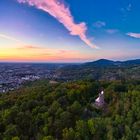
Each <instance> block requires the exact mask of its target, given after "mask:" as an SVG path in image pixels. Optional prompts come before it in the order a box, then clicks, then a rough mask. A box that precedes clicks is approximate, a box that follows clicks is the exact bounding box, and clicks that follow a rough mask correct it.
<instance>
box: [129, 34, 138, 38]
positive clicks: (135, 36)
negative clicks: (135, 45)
mask: <svg viewBox="0 0 140 140" xmlns="http://www.w3.org/2000/svg"><path fill="white" fill-rule="evenodd" d="M127 35H128V36H130V37H134V38H140V33H127Z"/></svg>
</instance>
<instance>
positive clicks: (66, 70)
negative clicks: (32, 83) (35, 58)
mask: <svg viewBox="0 0 140 140" xmlns="http://www.w3.org/2000/svg"><path fill="white" fill-rule="evenodd" d="M57 74H58V75H59V78H60V79H62V80H65V79H67V80H76V79H84V78H85V79H94V80H107V81H108V80H109V81H110V80H111V81H114V80H122V79H123V80H131V79H133V80H138V79H140V59H136V60H128V61H112V60H107V59H100V60H97V61H93V62H87V63H83V64H79V65H67V66H64V67H62V68H60V69H58V70H57Z"/></svg>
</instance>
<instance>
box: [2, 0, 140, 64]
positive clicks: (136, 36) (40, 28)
mask: <svg viewBox="0 0 140 140" xmlns="http://www.w3.org/2000/svg"><path fill="white" fill-rule="evenodd" d="M101 58H106V59H112V60H127V59H137V58H140V1H139V0H86V1H85V0H0V62H86V61H93V60H97V59H101Z"/></svg>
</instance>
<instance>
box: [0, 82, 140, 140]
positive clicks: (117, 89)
mask: <svg viewBox="0 0 140 140" xmlns="http://www.w3.org/2000/svg"><path fill="white" fill-rule="evenodd" d="M100 88H103V89H104V92H105V102H106V104H105V106H104V107H103V108H96V107H95V106H94V105H93V103H94V102H95V99H96V98H97V97H98V93H99V90H100ZM0 140H140V81H138V80H137V81H135V80H131V81H108V82H107V81H94V80H78V81H75V82H60V83H49V81H47V80H40V81H36V82H33V83H30V84H28V86H27V85H25V86H24V87H22V88H20V89H18V90H15V91H11V92H9V93H6V94H0Z"/></svg>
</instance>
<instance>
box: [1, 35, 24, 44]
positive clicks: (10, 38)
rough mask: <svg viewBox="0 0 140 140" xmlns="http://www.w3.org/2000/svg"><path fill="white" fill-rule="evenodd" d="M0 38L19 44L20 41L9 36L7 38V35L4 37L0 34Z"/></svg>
mask: <svg viewBox="0 0 140 140" xmlns="http://www.w3.org/2000/svg"><path fill="white" fill-rule="evenodd" d="M0 38H4V39H7V40H10V41H14V42H18V43H21V41H20V40H18V39H15V38H14V37H11V36H8V35H5V34H0Z"/></svg>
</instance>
